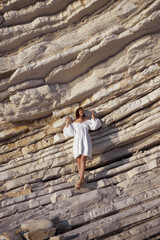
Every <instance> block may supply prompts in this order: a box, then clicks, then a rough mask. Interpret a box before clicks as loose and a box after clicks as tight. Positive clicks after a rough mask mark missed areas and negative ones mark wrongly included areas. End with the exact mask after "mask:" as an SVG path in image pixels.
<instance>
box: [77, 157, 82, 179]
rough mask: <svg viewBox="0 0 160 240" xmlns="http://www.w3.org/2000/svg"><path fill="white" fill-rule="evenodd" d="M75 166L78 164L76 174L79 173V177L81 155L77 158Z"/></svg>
mask: <svg viewBox="0 0 160 240" xmlns="http://www.w3.org/2000/svg"><path fill="white" fill-rule="evenodd" d="M77 164H78V172H79V175H80V167H81V155H80V156H79V157H77Z"/></svg>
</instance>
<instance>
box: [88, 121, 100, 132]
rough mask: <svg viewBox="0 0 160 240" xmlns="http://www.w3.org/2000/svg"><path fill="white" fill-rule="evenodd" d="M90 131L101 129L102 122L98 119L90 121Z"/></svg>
mask: <svg viewBox="0 0 160 240" xmlns="http://www.w3.org/2000/svg"><path fill="white" fill-rule="evenodd" d="M88 124H89V128H90V130H96V129H98V128H100V127H101V125H102V124H101V121H100V120H99V119H98V118H95V119H93V118H91V120H89V121H88Z"/></svg>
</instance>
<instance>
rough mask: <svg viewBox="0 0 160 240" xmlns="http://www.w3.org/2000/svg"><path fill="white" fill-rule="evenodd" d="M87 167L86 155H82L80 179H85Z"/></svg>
mask: <svg viewBox="0 0 160 240" xmlns="http://www.w3.org/2000/svg"><path fill="white" fill-rule="evenodd" d="M85 167H86V156H84V155H81V158H80V181H81V182H82V181H84V172H85Z"/></svg>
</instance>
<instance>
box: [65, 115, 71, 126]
mask: <svg viewBox="0 0 160 240" xmlns="http://www.w3.org/2000/svg"><path fill="white" fill-rule="evenodd" d="M70 120H71V117H67V120H66V127H68V126H69V122H70Z"/></svg>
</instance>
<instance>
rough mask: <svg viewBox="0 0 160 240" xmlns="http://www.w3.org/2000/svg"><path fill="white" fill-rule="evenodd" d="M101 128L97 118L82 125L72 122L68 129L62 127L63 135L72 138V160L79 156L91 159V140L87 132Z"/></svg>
mask: <svg viewBox="0 0 160 240" xmlns="http://www.w3.org/2000/svg"><path fill="white" fill-rule="evenodd" d="M100 127H101V121H100V120H99V119H98V118H95V119H93V118H91V120H86V121H84V122H82V123H78V122H73V123H72V124H69V126H68V127H66V126H65V127H64V129H63V133H64V135H66V136H69V137H74V142H73V154H74V158H77V157H78V156H79V155H84V156H88V157H90V158H91V157H92V144H91V138H90V135H89V133H88V131H89V130H96V129H98V128H100Z"/></svg>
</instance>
